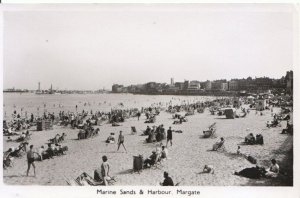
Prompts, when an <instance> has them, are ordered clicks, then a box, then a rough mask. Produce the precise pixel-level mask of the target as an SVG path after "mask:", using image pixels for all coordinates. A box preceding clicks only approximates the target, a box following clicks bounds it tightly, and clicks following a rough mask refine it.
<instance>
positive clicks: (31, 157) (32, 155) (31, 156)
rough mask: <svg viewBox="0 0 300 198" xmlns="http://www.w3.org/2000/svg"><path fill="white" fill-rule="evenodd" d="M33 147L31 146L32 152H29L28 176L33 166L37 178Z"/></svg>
mask: <svg viewBox="0 0 300 198" xmlns="http://www.w3.org/2000/svg"><path fill="white" fill-rule="evenodd" d="M32 149H33V145H30V150H29V151H28V152H27V164H28V168H27V174H26V176H28V173H29V170H30V166H31V165H32V166H33V172H34V176H35V165H34V152H33V150H32Z"/></svg>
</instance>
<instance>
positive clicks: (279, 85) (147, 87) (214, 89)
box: [112, 71, 293, 95]
mask: <svg viewBox="0 0 300 198" xmlns="http://www.w3.org/2000/svg"><path fill="white" fill-rule="evenodd" d="M269 90H271V91H273V92H275V93H279V94H280V93H286V94H292V93H293V91H292V90H293V71H288V72H287V73H286V75H285V76H282V78H280V79H271V78H268V77H261V78H254V79H253V78H251V77H248V78H246V79H245V78H243V79H231V80H229V81H227V80H226V79H222V80H214V81H209V80H207V81H204V82H200V81H198V80H192V81H188V80H185V81H184V82H174V79H173V78H171V82H170V84H167V83H157V82H148V83H145V84H139V85H130V86H127V87H126V86H123V85H119V84H114V85H113V86H112V92H113V93H136V94H182V95H188V94H191V95H209V94H217V95H230V94H232V95H234V94H236V93H237V92H247V93H262V92H266V91H269Z"/></svg>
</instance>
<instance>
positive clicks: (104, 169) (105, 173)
mask: <svg viewBox="0 0 300 198" xmlns="http://www.w3.org/2000/svg"><path fill="white" fill-rule="evenodd" d="M102 161H103V163H102V164H101V176H102V179H103V182H104V185H105V186H108V180H109V179H110V176H109V169H110V165H109V163H108V162H107V157H106V155H104V156H102Z"/></svg>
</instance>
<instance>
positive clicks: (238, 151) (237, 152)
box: [236, 146, 242, 155]
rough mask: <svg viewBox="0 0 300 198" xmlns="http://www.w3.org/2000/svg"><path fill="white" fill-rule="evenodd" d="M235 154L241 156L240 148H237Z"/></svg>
mask: <svg viewBox="0 0 300 198" xmlns="http://www.w3.org/2000/svg"><path fill="white" fill-rule="evenodd" d="M236 154H238V155H240V154H242V152H241V147H240V146H238V149H237V151H236Z"/></svg>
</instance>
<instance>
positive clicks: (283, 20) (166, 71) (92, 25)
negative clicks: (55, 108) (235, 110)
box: [3, 4, 296, 90]
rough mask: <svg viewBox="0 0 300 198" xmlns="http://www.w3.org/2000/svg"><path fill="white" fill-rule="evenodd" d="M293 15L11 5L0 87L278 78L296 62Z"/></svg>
mask: <svg viewBox="0 0 300 198" xmlns="http://www.w3.org/2000/svg"><path fill="white" fill-rule="evenodd" d="M294 16H295V10H294V8H293V7H292V5H285V4H268V5H265V4H260V5H255V4H243V5H242V4H235V5H231V4H228V5H225V4H214V5H206V4H202V5H196V4H194V5H149V4H148V5H147V4H145V5H143V4H140V5H97V6H96V5H84V6H83V5H81V6H80V5H76V6H65V5H60V6H57V5H56V6H49V5H48V6H47V5H44V6H27V7H26V6H18V7H17V9H15V8H13V7H12V8H9V9H6V11H4V14H3V24H4V25H3V88H4V89H6V88H12V87H15V88H21V89H25V88H26V89H37V87H38V82H41V88H42V89H48V88H50V85H51V84H52V85H53V88H55V89H57V88H58V89H78V90H79V89H89V90H96V89H102V88H106V89H111V86H112V84H114V83H117V84H123V85H125V86H128V85H131V84H142V83H146V82H151V81H155V82H166V83H170V78H171V77H173V78H174V79H175V82H179V81H183V80H185V79H186V80H199V81H206V80H216V79H227V80H230V79H231V78H247V77H248V76H251V77H253V78H255V77H262V76H268V77H271V78H280V77H281V76H283V75H285V73H286V71H288V70H292V69H293V65H294V64H295V39H296V38H295V31H296V28H295V18H294Z"/></svg>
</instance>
